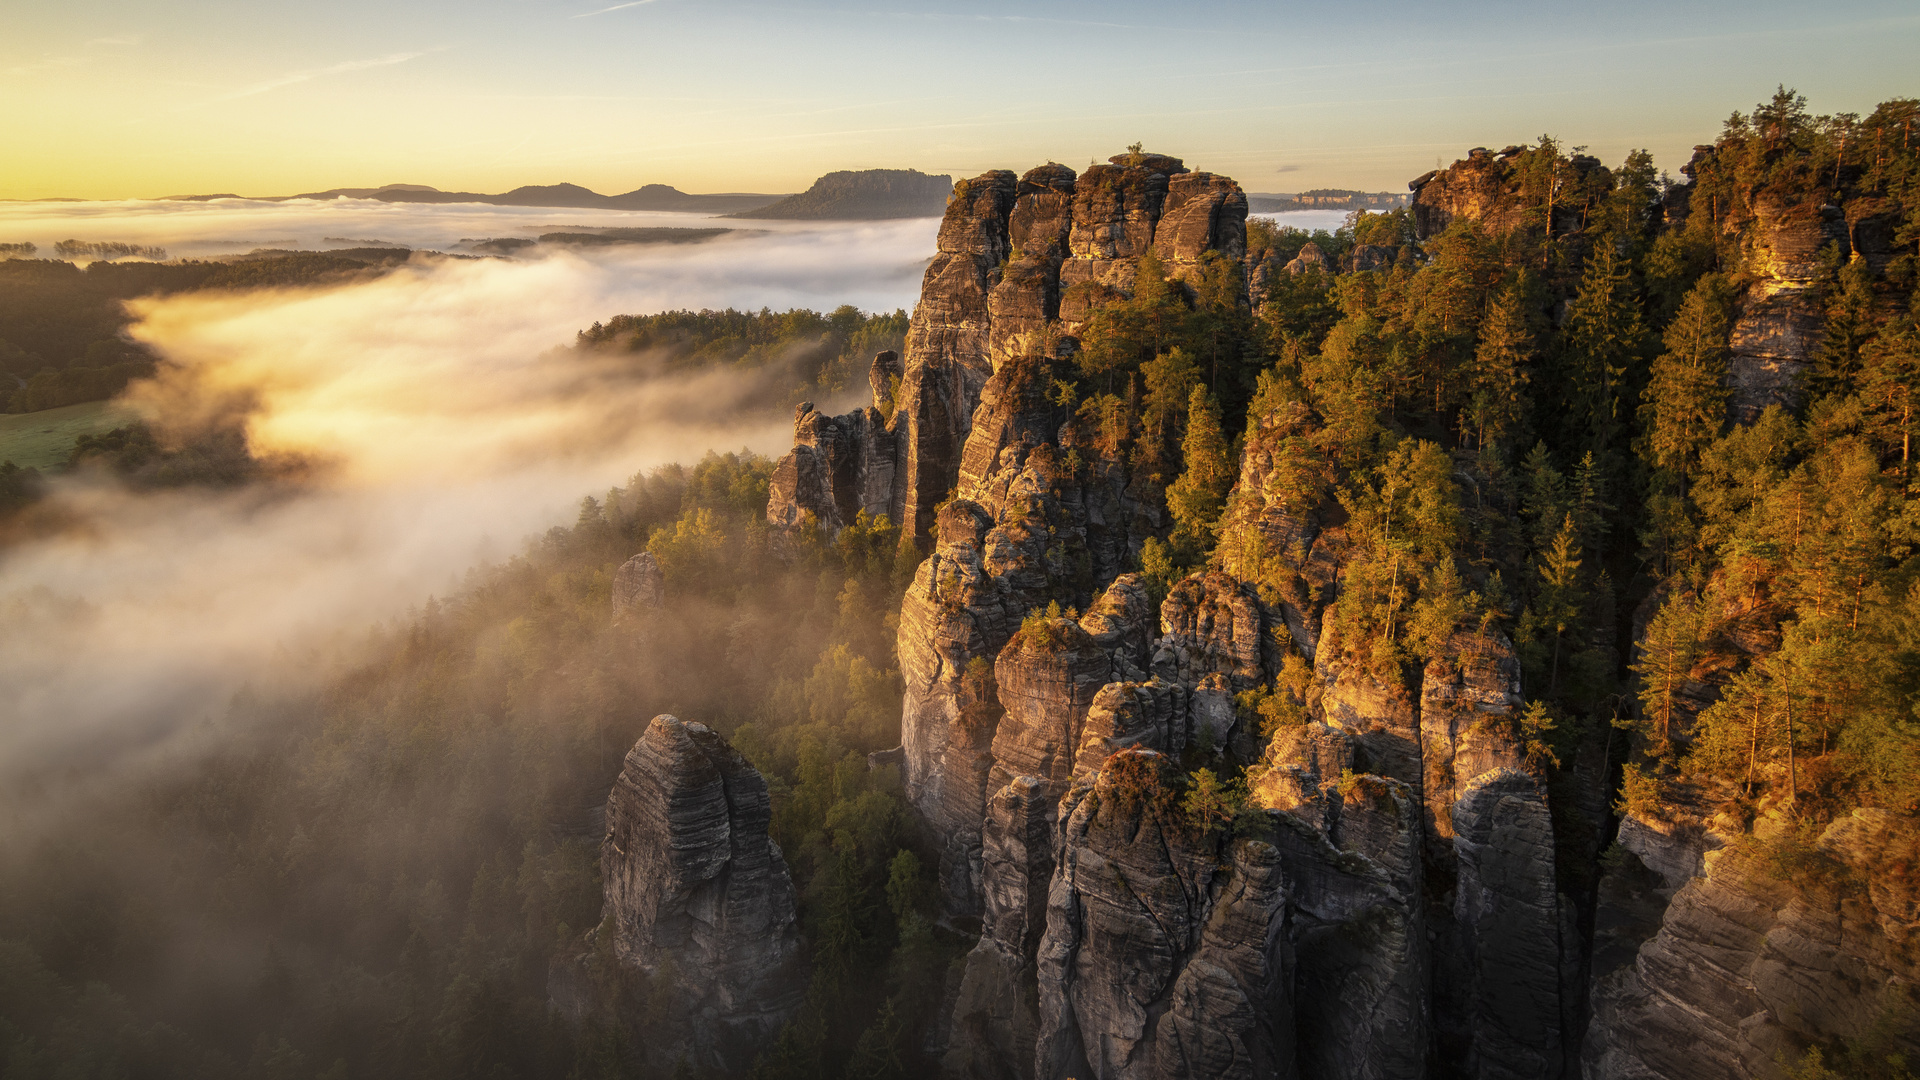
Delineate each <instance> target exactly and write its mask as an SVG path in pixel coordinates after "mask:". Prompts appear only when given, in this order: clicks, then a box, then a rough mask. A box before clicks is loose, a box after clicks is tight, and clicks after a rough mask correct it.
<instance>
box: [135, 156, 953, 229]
mask: <svg viewBox="0 0 1920 1080" xmlns="http://www.w3.org/2000/svg"><path fill="white" fill-rule="evenodd" d="M952 192H953V178H952V177H951V176H929V175H928V174H926V173H923V172H918V171H916V170H913V169H861V170H855V171H840V172H831V173H828V174H827V175H825V176H823V177H821V178H820V179H818V180H816V181H814V183H813V186H812V187H810V188H808V189H807V190H806V191H803V192H800V193H799V194H795V195H763V194H753V193H748V192H726V193H722V194H715V195H694V194H689V193H687V192H684V191H681V190H680V189H678V188H675V187H669V186H668V185H666V184H646V185H643V186H641V187H639V188H636V189H634V190H633V191H629V192H626V193H625V194H622V195H602V194H600V193H599V192H596V191H590V190H588V189H587V188H584V187H581V186H580V185H578V184H531V185H526V186H522V187H517V188H514V189H513V190H512V191H509V192H506V193H505V194H501V195H486V194H482V193H479V192H473V191H441V190H440V189H438V188H433V187H428V186H426V185H424V184H387V185H385V186H383V187H372V188H328V189H327V190H325V191H308V192H302V193H301V194H298V195H277V196H267V197H256V196H244V195H236V194H234V193H232V192H222V193H220V194H217V195H170V196H167V197H166V199H165V200H164V201H170V202H211V201H213V200H215V199H240V198H257V199H258V201H262V202H290V201H293V200H295V199H315V200H327V199H374V200H377V201H379V202H390V203H442V204H443V203H483V204H486V205H490V206H544V207H554V208H566V209H586V210H655V211H664V212H676V213H696V214H701V213H704V214H720V215H725V216H728V217H737V218H772V219H782V220H790V221H800V220H812V221H836V220H838V221H847V220H860V221H872V220H882V219H889V218H914V217H938V216H940V215H941V214H942V213H944V212H945V211H946V206H947V197H948V196H949V195H951V194H952Z"/></svg>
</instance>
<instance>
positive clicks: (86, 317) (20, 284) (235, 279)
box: [0, 248, 412, 412]
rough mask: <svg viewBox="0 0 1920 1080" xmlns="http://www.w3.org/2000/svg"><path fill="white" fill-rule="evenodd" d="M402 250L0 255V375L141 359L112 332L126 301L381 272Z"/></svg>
mask: <svg viewBox="0 0 1920 1080" xmlns="http://www.w3.org/2000/svg"><path fill="white" fill-rule="evenodd" d="M411 255H412V253H411V252H409V251H406V250H404V249H374V248H368V249H353V250H349V251H335V252H274V253H267V254H265V255H263V256H261V257H241V258H236V259H234V260H231V261H222V262H197V261H185V262H178V263H153V262H130V263H117V262H93V263H89V264H88V265H87V266H86V267H84V268H82V267H78V266H75V265H74V264H73V263H70V262H63V261H56V260H48V259H4V260H0V382H5V383H6V384H7V385H9V386H13V385H17V384H16V383H15V381H14V380H16V379H19V380H25V379H29V378H31V377H32V376H34V375H36V374H37V373H39V372H41V371H43V370H51V371H55V372H58V371H62V370H64V369H67V368H100V367H105V366H108V365H109V364H112V363H117V362H122V361H125V360H128V359H131V358H132V357H130V356H129V355H128V354H129V353H134V354H139V355H140V356H141V357H143V358H145V359H148V360H151V359H152V357H150V356H146V355H145V353H144V351H143V350H142V349H141V348H140V347H139V346H138V345H135V344H134V343H132V342H130V341H128V340H127V339H126V338H125V337H124V336H123V335H122V332H123V331H124V330H125V329H126V327H127V326H128V324H129V323H130V322H131V319H130V317H129V316H128V315H127V313H126V310H125V308H124V307H122V302H123V301H126V300H132V299H134V298H136V297H141V296H162V295H166V294H169V293H178V292H191V291H193V290H197V289H259V288H277V287H289V286H302V285H317V284H328V283H333V282H338V281H343V280H348V279H351V278H353V277H356V276H362V275H368V274H377V273H382V272H384V271H385V270H386V269H389V268H391V267H392V266H394V265H397V264H399V263H404V262H406V261H407V259H408V258H410V257H411ZM9 376H11V378H9ZM79 400H99V399H98V398H86V399H79ZM61 404H74V402H73V401H63V402H61ZM53 407H54V406H50V405H40V406H36V408H53ZM12 411H15V412H23V411H32V410H26V409H18V408H15V409H12Z"/></svg>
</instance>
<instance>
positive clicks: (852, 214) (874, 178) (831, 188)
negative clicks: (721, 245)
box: [728, 169, 953, 221]
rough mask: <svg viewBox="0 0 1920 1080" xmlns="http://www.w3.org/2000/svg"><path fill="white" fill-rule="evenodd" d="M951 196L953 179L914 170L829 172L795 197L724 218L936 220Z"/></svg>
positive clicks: (944, 209)
mask: <svg viewBox="0 0 1920 1080" xmlns="http://www.w3.org/2000/svg"><path fill="white" fill-rule="evenodd" d="M951 194H953V177H951V176H929V175H927V174H926V173H923V172H920V171H918V170H917V169H861V170H858V171H852V172H849V171H841V172H830V173H828V174H827V175H825V176H823V177H821V178H820V179H818V180H815V181H814V182H813V186H812V187H810V188H808V189H807V190H805V191H803V192H801V193H800V194H798V195H789V196H787V197H786V198H784V199H781V200H780V201H779V202H776V203H774V204H773V205H771V206H762V207H755V208H753V209H750V210H739V211H736V212H734V213H732V214H729V215H728V216H729V217H741V218H775V219H786V220H811V221H823V220H839V221H867V220H876V219H880V218H909V217H938V216H939V215H941V214H943V213H945V212H946V209H947V197H948V196H949V195H951Z"/></svg>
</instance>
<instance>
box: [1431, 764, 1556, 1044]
mask: <svg viewBox="0 0 1920 1080" xmlns="http://www.w3.org/2000/svg"><path fill="white" fill-rule="evenodd" d="M1451 831H1452V832H1453V834H1454V851H1455V853H1456V856H1457V858H1458V860H1459V871H1458V884H1457V886H1456V887H1455V891H1454V918H1455V920H1456V922H1457V924H1458V926H1459V928H1460V938H1459V939H1460V941H1461V942H1462V943H1463V944H1464V946H1465V952H1466V957H1465V959H1466V963H1465V965H1464V972H1463V974H1464V979H1463V980H1462V982H1463V985H1462V986H1461V987H1459V988H1458V989H1459V991H1463V992H1461V993H1459V994H1458V996H1459V997H1462V998H1464V999H1465V1002H1466V1013H1467V1024H1468V1030H1469V1031H1471V1032H1472V1036H1471V1042H1470V1044H1469V1045H1470V1052H1469V1055H1468V1059H1467V1072H1468V1074H1469V1075H1472V1076H1476V1077H1489V1078H1494V1077H1497V1078H1502V1080H1505V1078H1512V1080H1524V1078H1532V1077H1541V1076H1553V1075H1556V1074H1558V1072H1559V1070H1560V1066H1561V1058H1562V1050H1561V1031H1560V1014H1561V1008H1560V967H1561V956H1562V945H1561V940H1560V933H1561V913H1560V903H1559V897H1558V895H1557V894H1556V892H1555V890H1554V875H1553V822H1552V818H1551V815H1550V814H1549V813H1548V812H1547V798H1546V793H1545V792H1543V791H1541V790H1540V787H1539V785H1538V784H1537V783H1536V782H1535V781H1534V779H1533V778H1532V777H1530V776H1528V775H1527V774H1525V773H1523V772H1520V771H1518V770H1515V769H1501V770H1498V771H1496V772H1493V773H1490V774H1484V775H1482V776H1480V777H1478V778H1476V779H1474V780H1473V781H1471V782H1470V783H1468V784H1467V785H1466V787H1465V789H1464V790H1463V791H1462V792H1461V793H1460V797H1459V799H1458V801H1456V802H1455V803H1454V804H1453V813H1452V830H1451Z"/></svg>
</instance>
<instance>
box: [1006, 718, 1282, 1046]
mask: <svg viewBox="0 0 1920 1080" xmlns="http://www.w3.org/2000/svg"><path fill="white" fill-rule="evenodd" d="M1159 767H1160V762H1159V755H1158V754H1156V753H1154V752H1153V751H1150V750H1139V749H1129V750H1125V751H1122V752H1121V753H1120V754H1118V755H1115V756H1114V757H1113V758H1112V759H1110V761H1109V762H1108V764H1107V767H1106V768H1104V769H1103V770H1102V771H1101V773H1100V776H1099V779H1098V780H1097V781H1096V782H1095V783H1093V784H1092V785H1088V786H1083V787H1079V788H1076V789H1075V790H1074V792H1073V793H1072V794H1070V795H1069V797H1068V799H1067V800H1066V801H1065V802H1064V803H1063V804H1062V806H1061V815H1062V819H1063V820H1062V824H1061V828H1060V836H1059V838H1058V841H1057V843H1058V846H1059V848H1060V850H1061V852H1062V854H1061V859H1060V865H1059V868H1058V869H1057V870H1056V871H1055V874H1054V878H1053V883H1052V888H1051V891H1050V893H1049V896H1048V900H1047V931H1046V936H1045V938H1044V939H1043V940H1042V942H1041V944H1040V950H1039V958H1038V968H1039V991H1040V992H1039V998H1040V1027H1039V1036H1038V1039H1037V1045H1036V1050H1035V1066H1034V1072H1033V1075H1035V1076H1037V1077H1041V1078H1044V1080H1066V1078H1068V1077H1092V1078H1098V1080H1120V1078H1136V1077H1137V1078H1147V1077H1203V1076H1204V1077H1246V1078H1253V1077H1291V1076H1293V1075H1294V1068H1293V1042H1294V1040H1293V1037H1292V1035H1293V1033H1292V1031H1291V1030H1290V1029H1291V1026H1292V1025H1291V1023H1290V1020H1291V1013H1292V1010H1291V1008H1290V1006H1291V997H1292V981H1293V980H1292V971H1291V965H1290V964H1289V963H1288V960H1289V956H1288V953H1289V948H1288V942H1287V939H1286V935H1285V934H1284V932H1283V928H1284V911H1285V908H1286V898H1287V894H1286V887H1285V884H1284V881H1283V875H1282V873H1281V870H1280V859H1279V852H1278V850H1277V849H1276V848H1274V847H1273V845H1271V844H1268V843H1266V842H1264V841H1258V840H1242V841H1238V842H1235V843H1234V844H1232V845H1231V849H1230V850H1229V851H1226V852H1223V851H1222V850H1221V847H1222V844H1223V840H1222V839H1220V838H1219V837H1218V836H1216V835H1213V834H1210V833H1207V832H1205V831H1203V830H1196V829H1195V828H1194V827H1193V826H1192V824H1191V823H1190V822H1189V821H1186V820H1183V819H1182V818H1181V816H1180V815H1179V814H1178V812H1177V811H1176V810H1175V809H1174V807H1173V805H1172V803H1171V801H1170V800H1169V799H1168V798H1167V793H1166V792H1165V791H1163V790H1161V789H1160V788H1159V786H1158V785H1159V783H1160V781H1159V779H1158V777H1157V775H1156V774H1157V772H1158V769H1159ZM1223 856H1224V857H1223Z"/></svg>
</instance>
